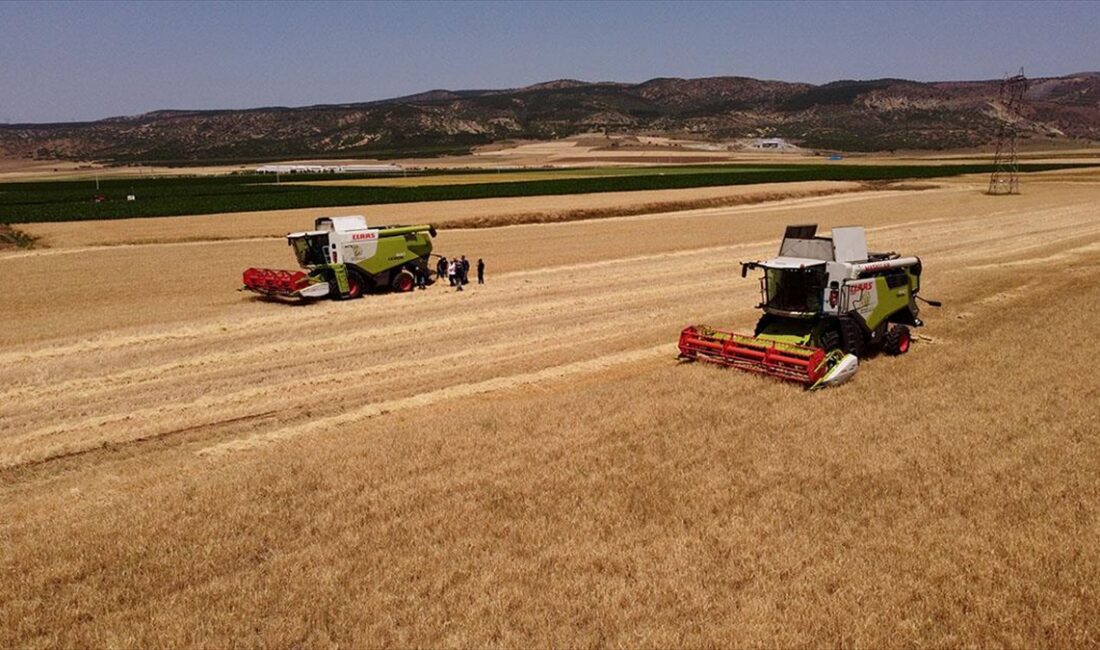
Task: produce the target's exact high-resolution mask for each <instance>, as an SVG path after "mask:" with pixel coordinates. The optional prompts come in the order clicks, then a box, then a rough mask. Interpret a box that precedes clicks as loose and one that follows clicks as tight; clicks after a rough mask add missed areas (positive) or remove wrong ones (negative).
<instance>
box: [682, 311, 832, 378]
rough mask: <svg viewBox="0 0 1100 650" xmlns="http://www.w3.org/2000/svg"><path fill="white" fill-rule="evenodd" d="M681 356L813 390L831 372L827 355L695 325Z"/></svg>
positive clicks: (686, 331)
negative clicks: (796, 383)
mask: <svg viewBox="0 0 1100 650" xmlns="http://www.w3.org/2000/svg"><path fill="white" fill-rule="evenodd" d="M679 347H680V356H681V357H683V358H685V359H691V360H699V361H709V362H710V363H716V364H719V365H722V366H729V367H732V368H740V369H742V370H748V371H750V372H758V373H761V374H765V375H771V376H772V377H778V378H780V379H786V380H788V381H795V382H798V383H801V384H804V385H806V386H812V385H814V384H816V383H817V381H818V380H819V379H821V378H822V377H823V376H825V373H826V372H828V370H829V366H828V360H827V357H826V354H825V351H824V350H822V349H820V348H811V347H806V346H802V345H794V344H792V343H783V342H780V341H771V340H767V339H760V338H756V337H754V336H748V335H745V334H737V333H735V332H726V331H723V330H717V329H713V328H710V327H707V326H705V325H692V326H690V327H687V328H685V329H684V331H683V332H681V333H680V344H679Z"/></svg>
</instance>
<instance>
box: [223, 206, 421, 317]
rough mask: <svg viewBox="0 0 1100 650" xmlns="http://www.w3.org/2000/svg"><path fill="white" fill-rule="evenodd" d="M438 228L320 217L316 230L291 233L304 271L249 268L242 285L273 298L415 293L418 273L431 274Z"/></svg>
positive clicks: (293, 244) (288, 238)
mask: <svg viewBox="0 0 1100 650" xmlns="http://www.w3.org/2000/svg"><path fill="white" fill-rule="evenodd" d="M434 236H435V228H434V227H433V226H429V225H422V226H382V227H380V228H369V227H367V220H366V219H365V218H363V217H361V216H351V217H321V218H319V219H317V220H316V221H315V222H314V229H313V230H308V231H305V232H295V233H290V234H289V235H287V236H286V240H287V243H288V244H289V245H290V246H291V247H293V248H294V254H295V256H297V258H298V264H299V266H301V268H302V270H300V271H280V270H275V269H261V268H251V269H248V270H246V271H245V272H244V277H243V280H244V287H243V288H244V289H246V290H248V291H252V292H254V293H258V294H260V295H262V296H265V297H270V298H306V299H309V298H323V297H326V296H327V297H332V298H345V299H347V298H358V297H359V296H361V295H362V294H363V293H364V292H367V291H370V290H373V289H378V288H384V287H389V288H391V289H393V290H394V291H411V290H412V289H413V287H414V286H415V285H416V277H417V275H418V274H423V275H424V277H425V278H428V279H430V278H431V277H432V270H431V268H430V265H429V264H428V263H427V262H428V256H429V255H430V254H431V252H432V237H434Z"/></svg>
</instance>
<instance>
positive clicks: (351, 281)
mask: <svg viewBox="0 0 1100 650" xmlns="http://www.w3.org/2000/svg"><path fill="white" fill-rule="evenodd" d="M362 295H363V278H361V277H359V274H358V273H356V272H354V271H349V272H348V295H347V299H348V300H352V299H355V298H359V297H361V296H362Z"/></svg>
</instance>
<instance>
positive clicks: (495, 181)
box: [0, 163, 1096, 224]
mask: <svg viewBox="0 0 1100 650" xmlns="http://www.w3.org/2000/svg"><path fill="white" fill-rule="evenodd" d="M1093 166H1096V165H1093V164H1072V163H1066V164H1057V163H1051V164H1022V165H1020V170H1021V171H1024V172H1030V171H1047V170H1054V169H1069V168H1077V167H1093ZM990 171H991V167H990V166H989V165H976V164H966V165H892V166H891V165H759V164H754V165H707V166H690V167H644V168H629V169H624V168H589V169H568V170H561V171H560V172H554V171H546V172H544V176H543V177H539V178H536V179H534V180H516V181H509V180H507V176H508V175H509V174H512V173H515V174H528V175H529V174H531V171H530V170H517V171H516V172H510V171H509V172H497V171H485V172H481V173H482V174H483V175H484V177H485V180H484V182H469V176H470V175H471V174H476V173H478V172H471V171H469V170H464V171H462V172H460V173H461V174H462V175H463V176H464V177H465V178H464V179H463V182H462V183H450V182H448V178H447V177H448V174H447V173H438V172H436V173H433V174H432V175H430V176H427V175H418V176H417V177H416V178H417V182H418V183H420V184H417V185H411V186H355V185H344V184H342V185H332V184H315V183H314V182H315V181H331V180H333V176H332V175H331V174H329V175H305V174H296V175H294V177H293V178H294V181H295V182H294V183H272V178H271V176H270V175H259V174H235V175H227V176H212V177H209V176H208V177H167V178H142V179H126V180H107V181H100V183H99V189H98V190H97V189H96V184H95V181H88V180H84V181H61V182H27V183H4V184H0V223H7V224H16V223H33V222H43V221H80V220H88V219H126V218H138V217H155V216H157V217H159V216H177V215H190V214H214V213H220V212H251V211H258V210H283V209H289V208H314V207H335V206H348V205H369V204H384V203H407V202H413V201H442V200H461V199H483V198H493V197H516V196H545V195H554V194H585V193H593V192H629V191H639V190H657V189H680V188H693V187H713V186H721V185H744V184H750V183H783V182H794V181H815V180H836V181H853V180H854V181H875V180H903V179H927V178H937V177H946V176H957V175H960V174H973V173H989V172H990ZM452 175H453V174H452ZM429 177H437V178H438V183H436V184H432V183H425V180H426V179H427V178H429ZM369 178H372V177H370V176H366V175H347V176H341V177H340V180H341V181H355V180H359V179H369ZM373 178H375V179H377V178H378V177H377V176H375V177H373ZM391 180H393V181H397V180H398V179H396V178H392V179H391ZM131 193H132V194H134V195H135V197H136V200H135V201H127V200H126V197H127V195H128V194H131ZM97 196H99V197H101V199H102V200H101V201H98V202H97V201H96V197H97Z"/></svg>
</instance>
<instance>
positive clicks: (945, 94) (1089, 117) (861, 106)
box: [0, 72, 1100, 162]
mask: <svg viewBox="0 0 1100 650" xmlns="http://www.w3.org/2000/svg"><path fill="white" fill-rule="evenodd" d="M998 83H999V82H998V81H997V80H990V81H971V82H930V83H924V82H915V81H906V80H904V79H876V80H871V81H835V82H832V83H828V84H824V85H811V84H802V83H787V82H781V81H762V80H759V79H750V78H745V77H712V78H704V79H669V78H659V79H651V80H649V81H646V82H644V83H639V84H626V83H612V82H599V83H588V82H583V81H576V80H566V79H563V80H557V81H550V82H546V83H540V84H536V85H533V86H528V87H526V88H519V89H510V90H462V91H450V90H432V91H428V92H424V93H419V94H416V95H410V96H407V97H400V98H396V99H389V100H382V101H374V102H365V103H357V104H334V105H322V106H307V107H301V108H283V107H270V108H255V109H247V110H213V111H188V110H161V111H155V112H152V113H146V114H144V115H136V116H131V117H115V118H109V119H104V120H99V121H95V122H79V123H76V122H74V123H61V124H12V125H0V155H3V156H6V157H29V158H45V159H70V160H103V161H112V162H156V161H178V162H185V161H193V162H201V161H217V160H270V159H279V158H291V157H302V156H319V155H324V156H377V157H385V156H393V155H430V154H433V153H446V152H457V151H462V150H465V149H467V148H469V147H470V146H474V145H479V144H487V143H490V142H494V141H497V140H502V139H514V138H530V139H548V138H556V137H564V136H569V135H574V134H577V133H586V132H593V131H606V132H609V133H635V134H653V135H671V136H680V137H700V138H708V139H721V138H737V137H782V138H786V139H788V140H790V141H792V142H795V143H797V144H800V145H802V146H804V147H809V148H815V149H836V150H842V151H884V150H894V149H947V148H958V147H974V146H979V145H983V144H987V143H988V142H990V140H991V139H992V138H993V136H994V134H995V133H996V130H997V126H998V124H999V123H1000V122H1001V120H1002V114H1003V112H1002V111H1001V110H1000V107H999V105H998V102H997V90H998ZM1024 118H1025V122H1024V124H1022V125H1021V126H1022V128H1023V130H1024V132H1025V134H1026V135H1027V136H1028V137H1032V138H1045V137H1051V138H1078V139H1083V140H1089V141H1100V72H1086V73H1080V74H1074V75H1067V76H1064V77H1052V78H1041V79H1034V80H1032V83H1031V88H1030V90H1029V92H1028V95H1027V102H1026V106H1025V109H1024Z"/></svg>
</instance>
